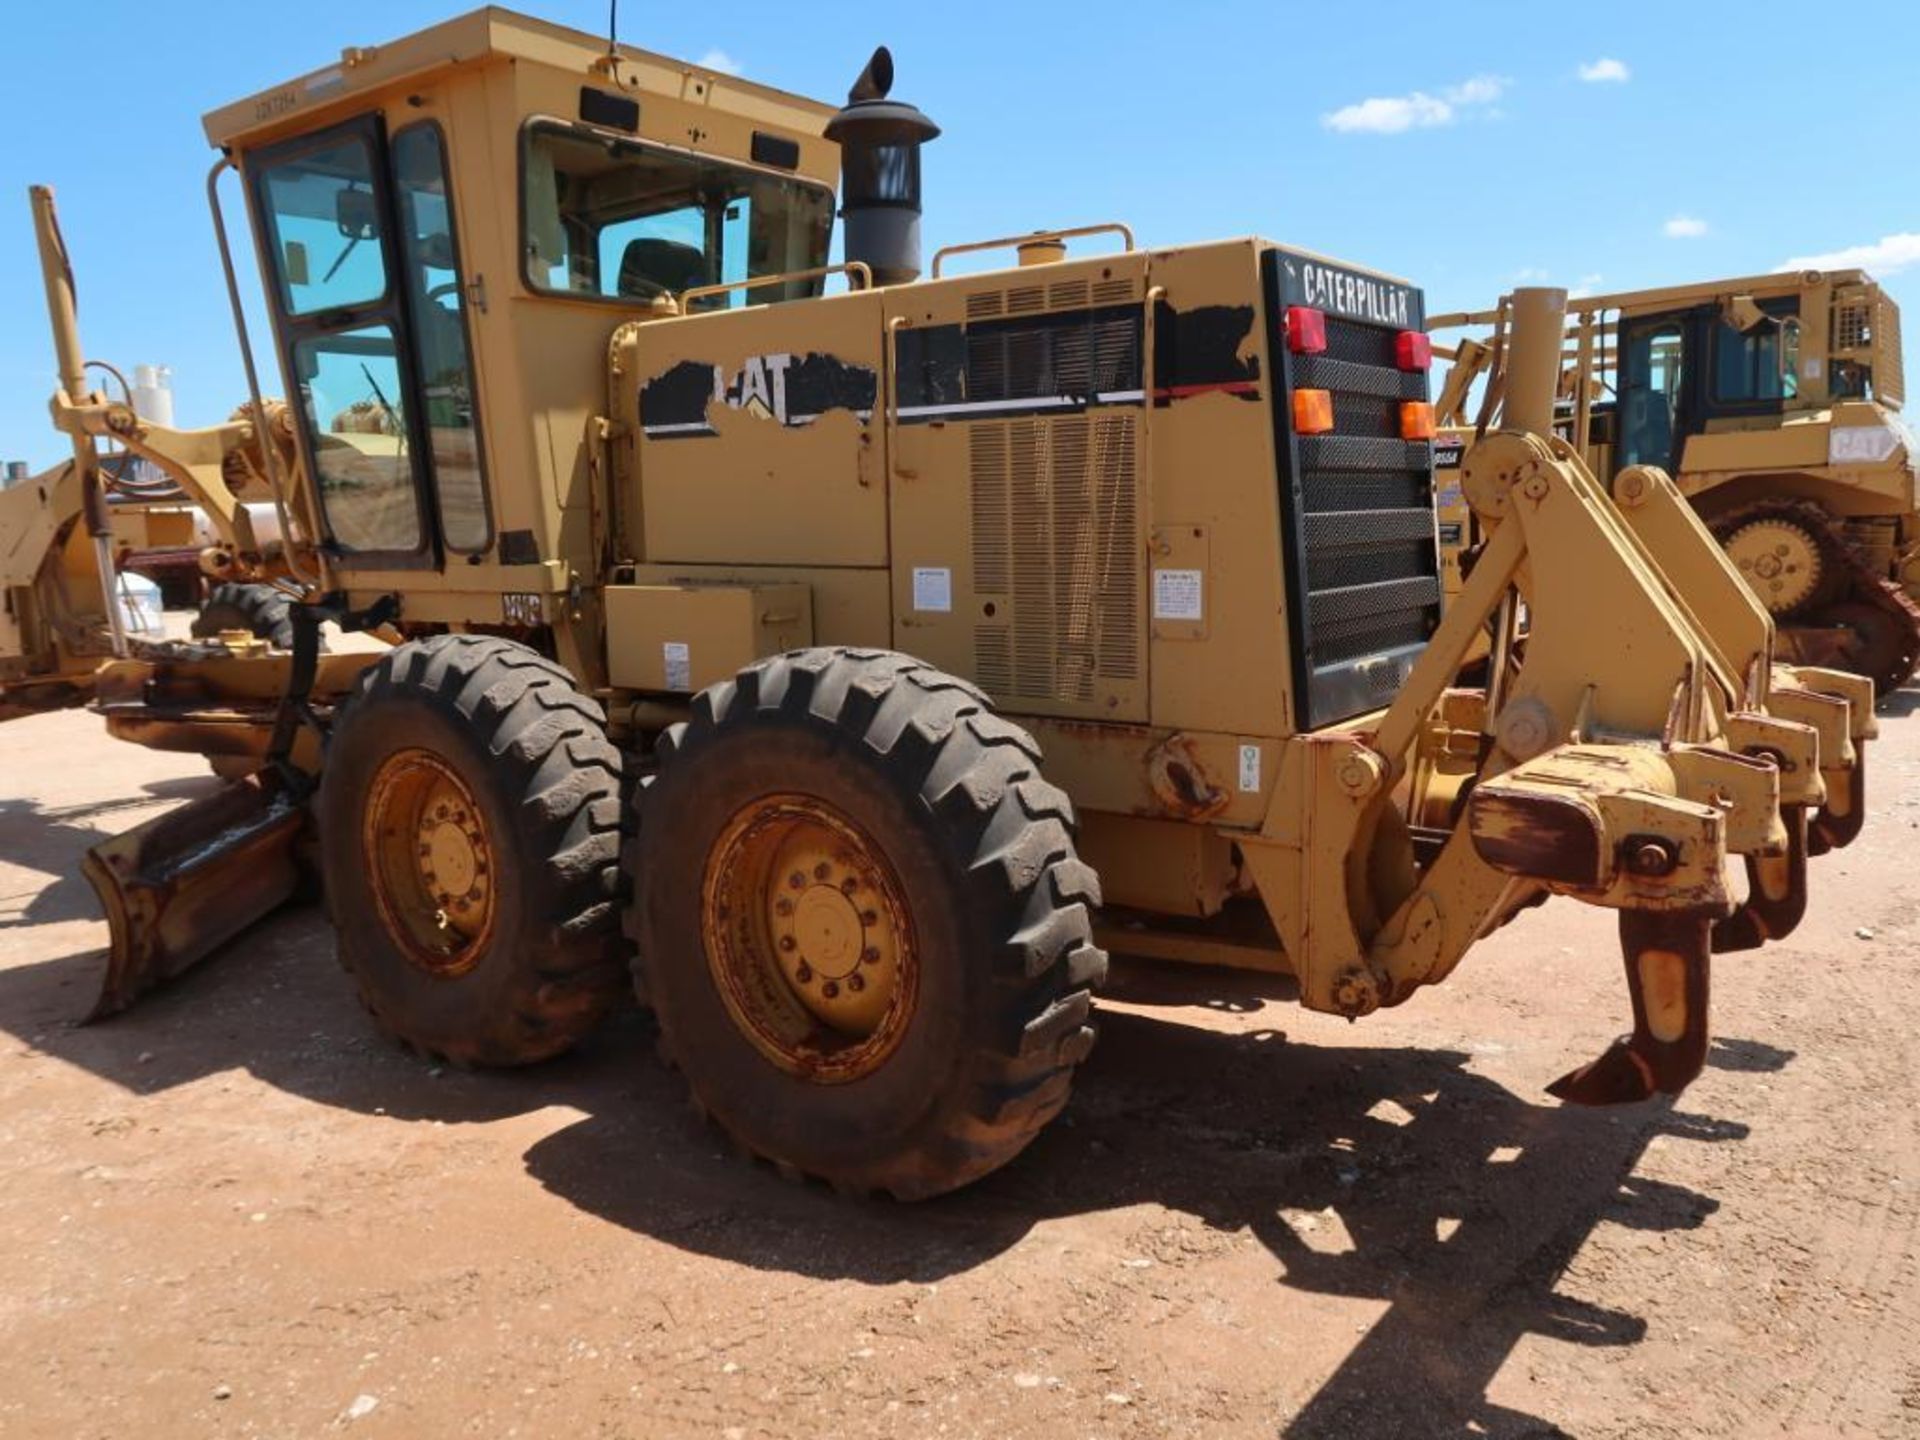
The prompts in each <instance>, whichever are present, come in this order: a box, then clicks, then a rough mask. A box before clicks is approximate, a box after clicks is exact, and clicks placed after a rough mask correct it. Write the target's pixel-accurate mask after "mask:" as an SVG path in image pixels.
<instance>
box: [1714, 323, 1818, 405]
mask: <svg viewBox="0 0 1920 1440" xmlns="http://www.w3.org/2000/svg"><path fill="white" fill-rule="evenodd" d="M1762 308H1763V309H1764V310H1766V312H1767V318H1766V319H1765V320H1763V321H1761V322H1760V323H1759V324H1757V325H1755V326H1754V327H1753V328H1752V329H1750V330H1746V331H1741V330H1739V329H1736V328H1735V327H1734V326H1733V325H1732V324H1730V323H1728V321H1727V320H1725V319H1724V318H1723V319H1720V320H1718V321H1716V322H1715V323H1714V326H1713V398H1714V399H1715V400H1716V401H1718V402H1721V403H1725V404H1752V403H1758V402H1766V401H1774V400H1791V399H1792V398H1793V396H1794V393H1795V390H1796V388H1797V386H1798V384H1799V372H1800V320H1799V317H1798V315H1797V314H1796V313H1795V311H1797V309H1798V302H1797V301H1792V300H1789V301H1787V302H1785V304H1784V306H1782V305H1781V304H1779V303H1778V302H1770V303H1768V304H1766V305H1765V306H1763V307H1762Z"/></svg>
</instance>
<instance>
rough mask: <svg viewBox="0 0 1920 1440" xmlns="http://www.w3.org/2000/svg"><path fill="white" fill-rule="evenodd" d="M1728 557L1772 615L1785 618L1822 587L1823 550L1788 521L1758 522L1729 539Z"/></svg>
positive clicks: (1739, 530)
mask: <svg viewBox="0 0 1920 1440" xmlns="http://www.w3.org/2000/svg"><path fill="white" fill-rule="evenodd" d="M1727 555H1728V558H1730V559H1731V560H1732V561H1733V563H1734V566H1735V567H1736V568H1737V569H1738V570H1739V571H1740V578H1741V579H1743V580H1745V581H1746V582H1747V584H1748V585H1749V586H1750V587H1752V589H1753V593H1754V594H1756V595H1758V596H1759V597H1760V600H1761V603H1763V604H1764V605H1765V606H1766V607H1767V610H1768V613H1770V614H1773V615H1785V614H1788V613H1789V612H1791V611H1793V610H1794V609H1796V608H1798V607H1799V606H1802V605H1804V604H1806V603H1807V601H1809V600H1811V599H1812V598H1813V596H1814V594H1815V593H1816V592H1817V591H1818V590H1819V588H1820V579H1821V569H1822V567H1821V563H1820V547H1819V545H1818V543H1817V542H1816V541H1815V540H1814V538H1813V536H1811V535H1809V534H1808V533H1807V532H1806V531H1805V530H1803V529H1802V528H1801V527H1800V526H1798V525H1795V524H1793V523H1792V522H1791V521H1787V520H1771V519H1770V520H1755V521H1753V522H1752V523H1751V524H1747V525H1742V526H1741V527H1740V528H1739V529H1738V530H1736V531H1735V532H1734V533H1733V535H1732V536H1731V537H1730V538H1729V539H1728V540H1727Z"/></svg>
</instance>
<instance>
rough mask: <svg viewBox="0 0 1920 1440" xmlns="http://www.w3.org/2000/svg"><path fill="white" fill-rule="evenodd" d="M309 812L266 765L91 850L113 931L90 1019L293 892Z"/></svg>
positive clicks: (124, 1003)
mask: <svg viewBox="0 0 1920 1440" xmlns="http://www.w3.org/2000/svg"><path fill="white" fill-rule="evenodd" d="M306 819H307V812H306V808H305V806H304V805H302V804H301V803H299V802H298V801H296V800H295V799H294V797H293V796H292V795H291V794H289V793H288V792H287V791H286V790H285V789H284V788H283V787H282V785H281V783H280V782H279V781H278V780H277V779H275V778H274V777H273V775H272V773H271V772H262V773H261V774H258V775H250V776H248V777H246V778H245V779H243V780H238V781H234V782H231V783H230V784H228V785H227V786H226V787H225V788H224V789H222V790H221V791H220V793H219V794H217V795H210V796H208V797H207V798H206V799H204V800H196V801H194V802H193V803H192V804H189V805H184V806H182V807H180V808H179V809H177V810H170V811H168V812H167V813H166V814H165V815H161V816H159V817H158V818H156V819H153V820H149V821H148V822H147V823H146V824H144V825H140V826H137V827H135V828H134V829H132V830H129V831H127V832H126V833H125V834H124V835H116V836H114V837H113V839H111V840H106V841H102V842H101V843H100V844H98V845H96V846H94V847H93V848H92V849H91V850H89V851H87V854H86V857H85V859H83V860H82V861H81V869H82V871H83V872H84V873H85V874H86V877H87V879H88V881H89V882H90V883H91V884H92V885H93V889H94V893H95V894H97V895H98V896H99V897H100V904H101V906H102V908H104V909H105V910H106V912H107V925H108V928H109V929H110V931H111V932H112V938H111V945H110V949H109V951H108V955H107V974H106V980H105V982H104V983H103V984H102V986H101V988H100V998H99V1000H98V1001H96V1002H95V1004H94V1007H93V1009H92V1011H91V1012H89V1014H88V1015H87V1019H88V1021H94V1020H100V1019H104V1018H105V1017H107V1016H109V1015H113V1014H117V1013H118V1012H120V1011H122V1010H125V1009H126V1008H127V1007H128V1006H129V1005H131V1004H132V1003H133V1002H134V1001H135V1000H136V999H138V998H139V997H140V996H141V995H142V994H144V993H145V992H146V991H148V990H150V989H152V988H153V987H154V986H155V985H158V984H159V983H160V982H161V981H163V980H170V979H172V978H173V977H174V976H176V975H178V974H180V973H181V972H182V971H183V970H186V969H188V968H189V967H190V966H193V965H196V964H198V963H199V962H200V961H202V960H204V959H206V958H207V956H209V955H211V954H212V953H213V952H214V951H215V950H217V949H219V948H220V947H221V946H222V945H224V944H225V943H226V942H227V941H229V940H231V939H232V938H233V937H234V936H236V935H238V934H239V933H240V932H241V931H243V930H245V929H246V928H247V927H248V926H249V925H252V924H254V923H255V922H256V921H258V920H260V919H261V918H263V917H264V916H266V915H267V914H269V913H271V912H272V911H273V910H275V909H277V908H278V907H279V906H281V905H283V904H285V903H286V901H288V900H289V899H291V898H292V896H293V894H294V891H295V890H296V889H297V888H298V887H299V884H300V878H301V867H300V861H299V857H298V855H297V853H296V847H297V845H298V842H299V840H300V837H301V833H302V832H303V830H304V829H305V828H306Z"/></svg>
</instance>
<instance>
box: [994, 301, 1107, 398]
mask: <svg viewBox="0 0 1920 1440" xmlns="http://www.w3.org/2000/svg"><path fill="white" fill-rule="evenodd" d="M1083 314H1084V318H1082V317H1081V316H1074V317H1070V319H1069V318H1068V317H1063V318H1062V319H1060V320H1047V321H1044V322H1039V323H1036V324H1031V325H1023V326H1012V325H1003V326H993V327H990V328H988V329H985V330H980V331H971V330H970V331H969V332H968V333H967V340H966V344H967V399H968V400H971V401H989V400H1026V399H1045V398H1052V397H1055V396H1067V395H1071V396H1081V397H1090V396H1094V395H1099V394H1102V393H1110V392H1114V391H1119V390H1125V389H1128V388H1130V387H1137V386H1138V385H1139V383H1140V314H1139V312H1138V311H1137V310H1122V311H1118V312H1112V311H1099V310H1088V311H1085V312H1083Z"/></svg>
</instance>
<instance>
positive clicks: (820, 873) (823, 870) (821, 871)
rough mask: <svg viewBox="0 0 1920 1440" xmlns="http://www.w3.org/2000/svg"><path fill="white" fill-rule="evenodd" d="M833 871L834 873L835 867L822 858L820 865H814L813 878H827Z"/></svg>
mask: <svg viewBox="0 0 1920 1440" xmlns="http://www.w3.org/2000/svg"><path fill="white" fill-rule="evenodd" d="M832 873H833V867H832V866H831V865H829V864H827V862H826V861H824V860H822V861H821V862H820V863H819V864H818V865H816V866H814V867H813V878H814V879H816V880H824V879H826V878H827V876H829V875H831V874H832Z"/></svg>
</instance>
